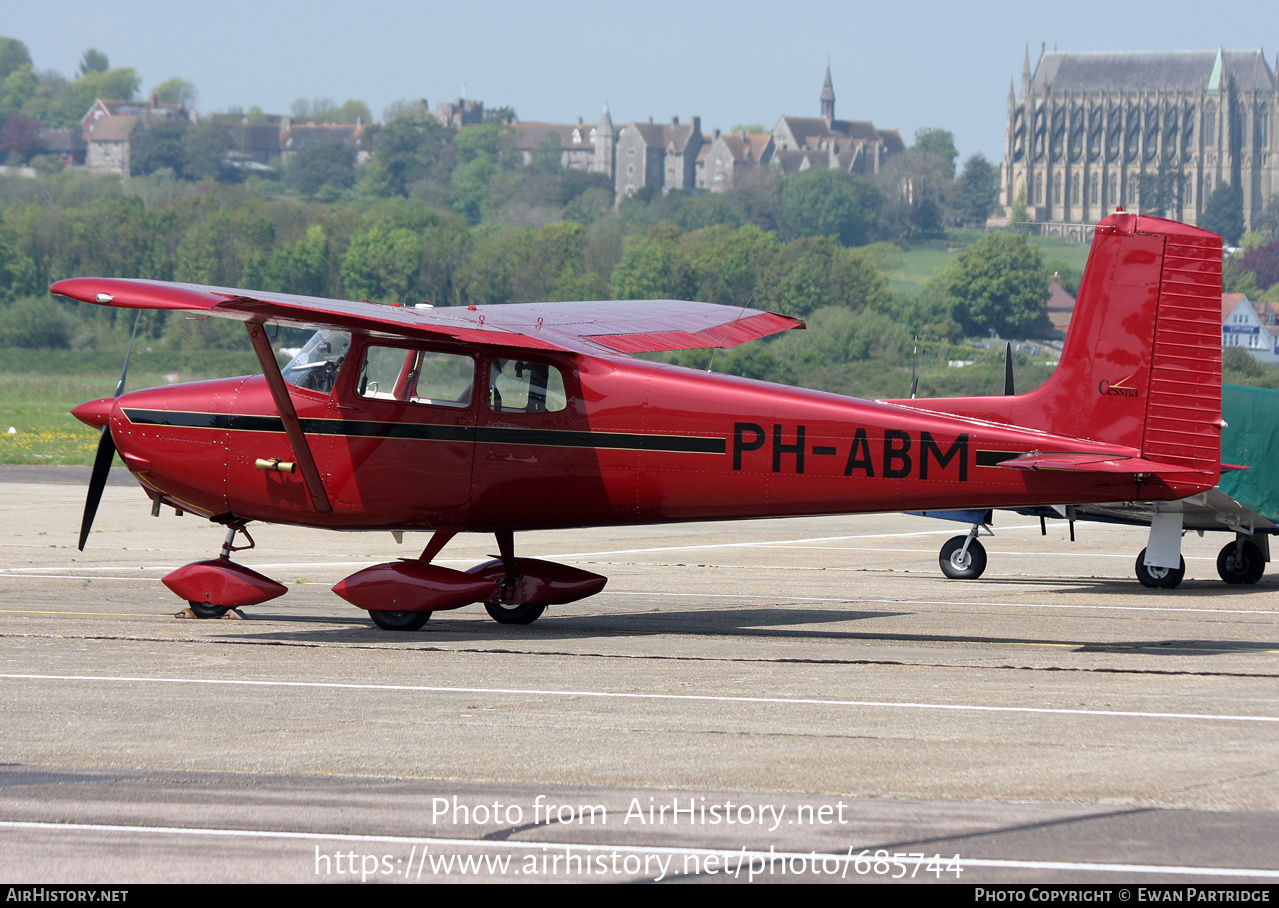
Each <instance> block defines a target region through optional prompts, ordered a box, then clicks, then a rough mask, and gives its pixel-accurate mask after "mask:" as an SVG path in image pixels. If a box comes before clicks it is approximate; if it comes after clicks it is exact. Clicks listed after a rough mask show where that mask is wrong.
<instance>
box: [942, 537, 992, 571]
mask: <svg viewBox="0 0 1279 908" xmlns="http://www.w3.org/2000/svg"><path fill="white" fill-rule="evenodd" d="M967 539H968V537H967V536H955V537H953V538H951V539H948V540H946V544H945V545H943V546H942V547H941V555H940V557H939V558H938V559H937V560H938V561H939V562H940V563H941V572H942V573H943V574H945V575H946V576H947V577H949V578H950V579H951V580H976V579H977V578H978V577H980V576H981V575H982V573H983V572H984V571H985V570H986V547H985V546H984V545H982V544H981V543H980V542H978V541H977V540H976V539H974V540H973V541H972V542H970V543H968V552H967V553H965V552H964V542H965V541H966V540H967Z"/></svg>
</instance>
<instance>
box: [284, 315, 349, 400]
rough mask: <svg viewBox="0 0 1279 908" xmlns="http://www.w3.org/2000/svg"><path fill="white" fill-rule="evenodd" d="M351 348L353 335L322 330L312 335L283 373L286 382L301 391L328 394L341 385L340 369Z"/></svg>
mask: <svg viewBox="0 0 1279 908" xmlns="http://www.w3.org/2000/svg"><path fill="white" fill-rule="evenodd" d="M350 347H351V335H350V334H348V333H347V332H345V331H334V330H333V329H331V328H321V329H320V330H319V331H317V332H315V334H313V335H311V339H310V340H309V341H307V342H306V345H305V346H303V347H302V349H301V350H299V351H298V355H297V356H295V357H293V359H291V360H289V364H288V365H287V366H285V367H284V368H283V369H281V370H280V374H281V375H283V376H284V380H285V381H287V382H289V383H290V384H294V385H297V386H298V387H299V388H307V389H309V390H311V391H321V392H323V393H325V394H327V393H328V392H330V391H332V390H333V385H334V384H335V383H336V382H337V375H338V369H339V368H341V366H342V361H343V360H344V359H346V351H347V350H348V349H350Z"/></svg>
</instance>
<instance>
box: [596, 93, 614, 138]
mask: <svg viewBox="0 0 1279 908" xmlns="http://www.w3.org/2000/svg"><path fill="white" fill-rule="evenodd" d="M599 134H600V135H602V136H611V135H612V134H613V117H612V116H611V115H610V114H609V112H608V102H607V101H605V102H604V113H602V114H601V115H600V125H599Z"/></svg>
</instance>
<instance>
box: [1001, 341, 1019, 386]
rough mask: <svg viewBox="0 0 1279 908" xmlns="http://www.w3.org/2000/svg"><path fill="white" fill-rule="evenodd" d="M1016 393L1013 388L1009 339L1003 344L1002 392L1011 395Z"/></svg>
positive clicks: (1011, 346)
mask: <svg viewBox="0 0 1279 908" xmlns="http://www.w3.org/2000/svg"><path fill="white" fill-rule="evenodd" d="M1016 393H1017V392H1016V391H1014V390H1013V345H1012V342H1011V341H1009V342H1008V343H1006V344H1004V394H1006V395H1011V394H1016Z"/></svg>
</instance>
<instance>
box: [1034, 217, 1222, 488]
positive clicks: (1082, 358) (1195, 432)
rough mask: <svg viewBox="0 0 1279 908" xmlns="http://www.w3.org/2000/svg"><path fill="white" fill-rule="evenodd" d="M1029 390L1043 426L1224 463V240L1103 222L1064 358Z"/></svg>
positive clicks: (1130, 221)
mask: <svg viewBox="0 0 1279 908" xmlns="http://www.w3.org/2000/svg"><path fill="white" fill-rule="evenodd" d="M1026 398H1027V400H1026V403H1027V405H1032V406H1033V405H1034V404H1038V406H1039V408H1040V412H1039V414H1038V419H1037V422H1039V423H1040V425H1039V426H1038V427H1039V428H1044V429H1047V430H1048V431H1051V432H1053V433H1055V434H1060V435H1070V436H1073V437H1076V438H1088V439H1092V440H1095V441H1103V442H1108V443H1111V444H1121V445H1126V446H1129V447H1133V448H1137V449H1138V450H1140V451H1141V453H1142V455H1143V456H1145V457H1147V458H1149V459H1151V460H1157V461H1163V462H1166V463H1176V464H1184V465H1187V466H1190V465H1195V466H1199V465H1207V464H1209V463H1211V465H1212V468H1213V469H1215V468H1216V467H1217V465H1218V463H1219V462H1220V439H1221V427H1220V422H1221V237H1219V236H1217V235H1216V234H1215V233H1209V232H1208V231H1206V230H1200V229H1197V228H1195V227H1189V226H1187V225H1185V224H1179V223H1176V222H1174V221H1166V220H1162V219H1160V218H1153V217H1138V216H1136V215H1131V214H1123V213H1120V214H1115V215H1112V216H1110V217H1108V218H1106V219H1105V220H1104V221H1102V222H1101V223H1100V224H1098V225H1097V230H1096V235H1095V237H1094V239H1093V245H1092V251H1091V252H1090V253H1089V257H1088V266H1087V268H1086V269H1085V271H1084V279H1083V281H1082V283H1081V284H1080V287H1079V299H1078V301H1077V302H1076V304H1075V311H1074V314H1073V315H1072V316H1071V325H1070V333H1069V335H1068V336H1067V338H1066V347H1065V349H1064V350H1063V352H1062V358H1061V363H1060V365H1059V366H1058V367H1057V370H1056V371H1055V373H1054V374H1053V376H1052V379H1050V380H1049V381H1048V382H1047V383H1046V384H1045V385H1044V386H1043V387H1042V388H1040V389H1039V390H1038V391H1037V392H1034V393H1032V394H1028V395H1026ZM1026 415H1027V416H1029V415H1030V414H1029V413H1027V414H1026Z"/></svg>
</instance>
